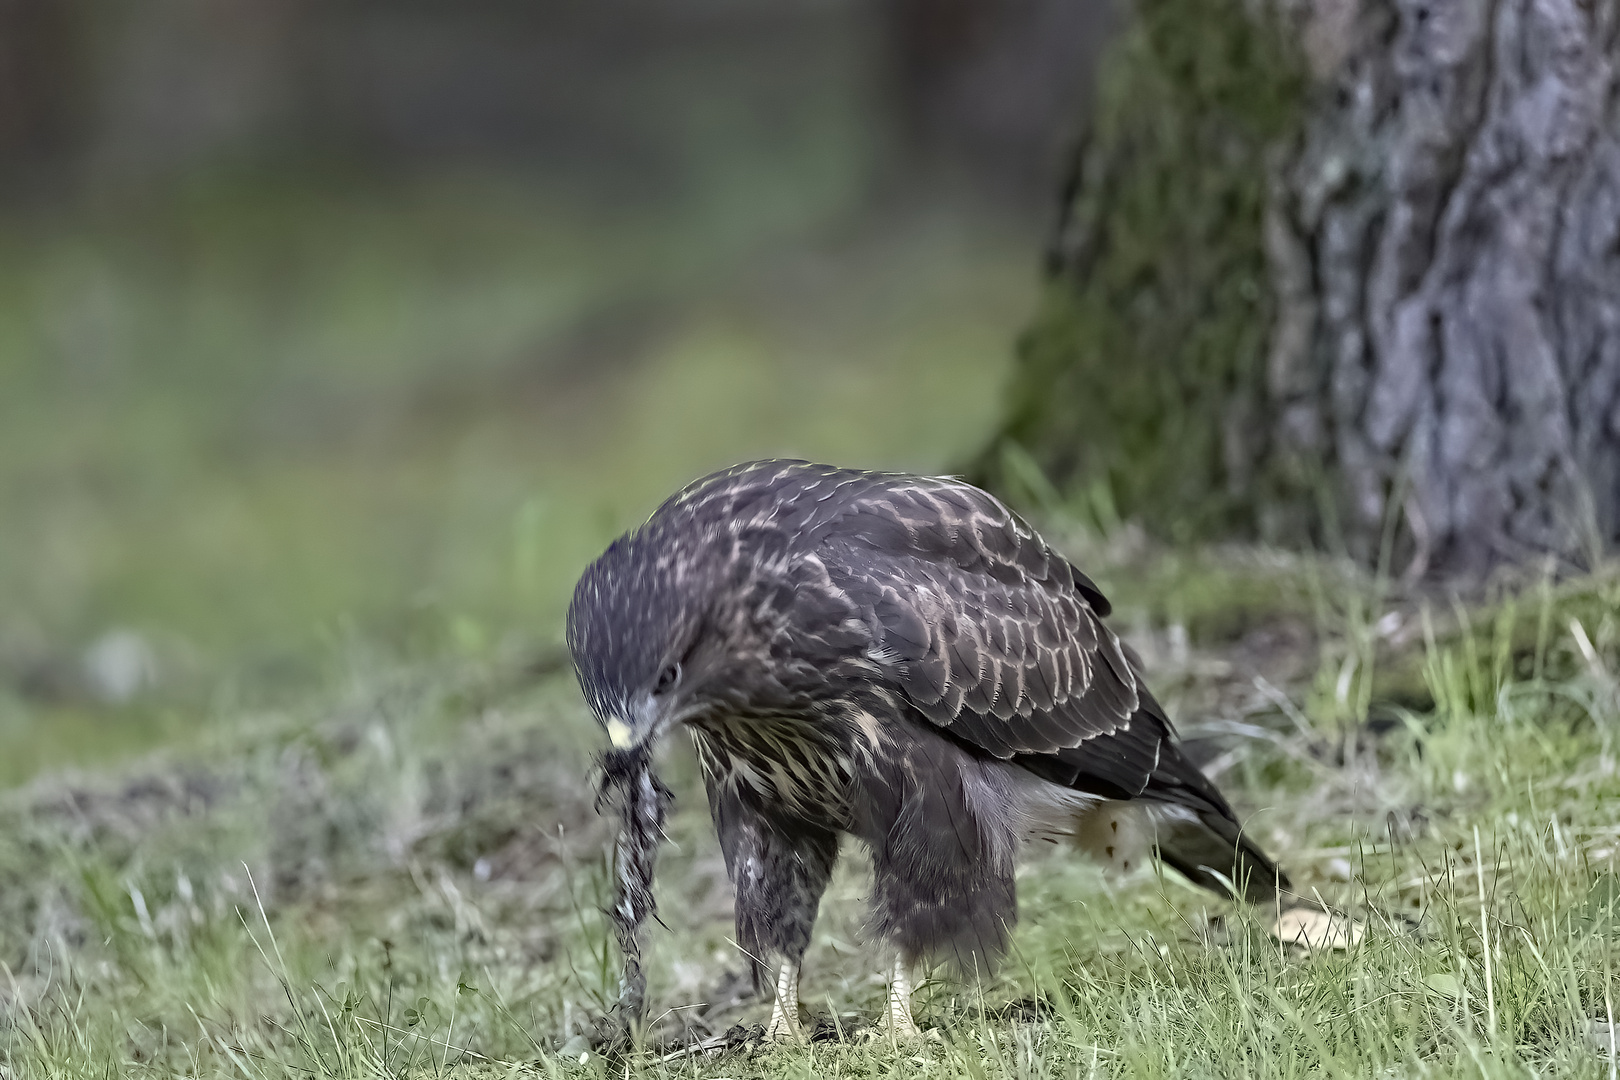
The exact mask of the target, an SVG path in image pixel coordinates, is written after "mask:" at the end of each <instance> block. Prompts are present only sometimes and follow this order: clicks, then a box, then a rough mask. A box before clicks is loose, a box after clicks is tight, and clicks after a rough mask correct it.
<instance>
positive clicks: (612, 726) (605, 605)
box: [568, 529, 722, 751]
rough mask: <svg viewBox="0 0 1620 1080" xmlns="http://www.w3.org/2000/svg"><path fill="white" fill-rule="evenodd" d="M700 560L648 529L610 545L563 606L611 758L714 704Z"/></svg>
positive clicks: (712, 648)
mask: <svg viewBox="0 0 1620 1080" xmlns="http://www.w3.org/2000/svg"><path fill="white" fill-rule="evenodd" d="M709 577H710V575H709V573H708V571H707V569H706V567H705V565H704V560H702V559H701V558H698V557H696V555H695V553H694V554H693V555H692V557H684V556H683V554H682V552H681V551H680V550H678V549H672V548H671V547H670V546H669V545H667V544H661V543H659V542H658V538H657V537H655V536H649V535H648V534H647V530H646V529H643V530H642V531H641V532H637V533H630V534H627V535H625V536H621V537H620V538H619V539H617V540H615V541H614V542H613V544H612V545H611V546H609V548H608V549H607V551H605V552H603V553H602V555H601V556H600V557H598V558H597V560H596V561H595V562H593V563H592V564H591V565H590V566H589V567H588V568H587V569H586V571H585V573H584V575H583V576H582V577H581V578H580V579H579V584H578V585H576V586H575V588H574V599H573V602H572V603H571V604H570V605H569V608H568V648H569V651H570V652H571V653H572V654H573V659H574V671H575V673H576V674H577V675H578V677H579V685H580V689H581V690H583V691H584V693H585V699H586V701H588V702H589V703H590V706H591V711H592V712H593V713H595V715H596V720H597V722H598V723H599V724H601V725H602V727H603V729H604V730H605V731H606V732H607V735H608V739H609V741H611V742H612V744H613V747H614V749H616V750H621V751H622V750H631V749H636V748H640V747H643V746H646V745H649V744H651V743H652V742H653V741H655V740H656V739H657V738H658V737H659V736H661V735H663V734H664V733H665V732H667V731H669V730H670V729H671V728H673V727H675V726H676V725H678V724H680V723H683V722H685V721H687V720H692V719H695V718H697V717H700V716H702V715H704V714H706V713H707V712H708V711H710V709H711V708H712V707H713V706H714V704H715V703H714V701H713V700H712V699H711V695H710V693H708V691H709V688H710V687H711V686H712V685H713V683H714V679H713V675H714V673H715V672H714V668H715V667H716V660H717V657H718V654H719V653H720V652H721V651H722V649H721V648H720V643H719V642H718V640H717V638H718V634H717V629H716V627H715V626H714V624H713V620H712V619H711V614H712V612H711V602H710V598H711V596H712V594H713V590H712V588H711V587H710V581H709Z"/></svg>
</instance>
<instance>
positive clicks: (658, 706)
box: [602, 696, 703, 750]
mask: <svg viewBox="0 0 1620 1080" xmlns="http://www.w3.org/2000/svg"><path fill="white" fill-rule="evenodd" d="M702 712H703V708H702V706H701V705H693V704H691V703H687V704H686V705H684V706H676V707H675V708H674V709H669V708H668V707H667V703H660V702H658V701H656V700H654V699H653V698H652V697H651V696H649V697H648V698H646V700H644V701H642V702H640V703H639V705H638V704H631V705H630V706H629V707H628V709H627V710H626V715H624V716H609V717H608V718H607V719H606V720H604V721H603V722H602V727H603V729H604V730H606V731H607V737H608V741H609V742H610V743H612V744H613V749H615V750H634V749H636V748H638V747H642V746H650V745H651V744H653V743H655V742H657V741H658V740H659V739H660V738H662V737H663V736H664V733H665V732H667V731H669V730H670V729H671V728H673V727H676V726H678V725H680V724H682V723H684V722H686V721H687V720H690V719H692V718H693V717H694V716H697V715H699V714H701V713H702Z"/></svg>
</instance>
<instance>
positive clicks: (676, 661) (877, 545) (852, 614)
mask: <svg viewBox="0 0 1620 1080" xmlns="http://www.w3.org/2000/svg"><path fill="white" fill-rule="evenodd" d="M1108 613H1109V604H1108V601H1107V600H1106V599H1105V598H1104V597H1103V595H1102V593H1101V592H1100V591H1098V589H1097V586H1096V585H1095V584H1093V583H1092V581H1091V579H1090V578H1088V577H1086V575H1085V574H1083V573H1081V572H1080V570H1078V569H1077V568H1075V567H1074V566H1073V565H1071V564H1070V563H1069V562H1068V561H1067V560H1066V559H1065V558H1064V557H1063V556H1062V555H1060V554H1059V553H1058V552H1057V551H1056V550H1055V549H1053V547H1052V546H1051V545H1050V544H1048V543H1047V542H1046V541H1044V540H1043V539H1041V537H1040V536H1039V535H1038V534H1037V533H1036V532H1035V531H1034V530H1033V529H1031V528H1030V527H1029V526H1028V525H1027V524H1025V523H1024V522H1023V520H1022V519H1020V518H1019V517H1018V515H1016V514H1014V513H1013V512H1012V511H1011V510H1009V509H1008V508H1007V507H1006V506H1005V505H1003V504H1002V503H1001V502H1000V501H999V500H998V499H996V498H995V497H994V496H992V495H990V494H988V493H987V492H985V491H982V490H980V489H979V488H976V487H973V486H971V485H969V484H966V483H963V482H961V481H959V480H954V479H949V478H938V477H925V476H912V475H906V474H900V473H879V472H863V471H856V470H851V469H841V468H834V467H832V466H827V465H815V464H811V463H808V462H803V461H758V462H751V463H748V464H744V465H738V466H736V467H734V468H731V469H728V470H726V471H724V472H719V473H715V474H713V475H711V476H708V477H705V478H703V479H701V480H698V481H696V482H694V483H693V484H691V485H690V486H688V487H687V488H685V489H684V490H682V491H680V492H678V493H677V494H675V495H673V496H671V497H670V498H669V499H668V500H667V501H666V502H665V503H664V504H663V505H662V506H660V507H659V508H658V509H657V510H656V511H655V512H654V513H653V515H652V516H651V518H649V519H648V520H647V522H646V523H645V524H643V525H642V526H641V527H640V528H638V529H635V530H634V531H632V532H629V533H627V534H625V535H624V536H621V537H620V538H619V539H617V540H615V541H614V542H613V543H612V545H611V546H609V547H608V549H607V551H605V552H604V553H603V554H602V555H601V556H600V557H599V558H598V559H597V560H596V561H595V562H594V563H592V564H591V566H590V567H589V568H588V569H587V570H586V571H585V573H584V575H583V576H582V577H581V578H580V581H579V584H578V586H577V587H576V589H575V591H574V598H573V603H572V605H571V606H570V608H569V612H568V645H569V649H570V650H571V652H572V654H573V660H574V666H575V670H576V672H577V674H578V677H579V682H580V685H581V687H582V689H583V690H584V693H585V697H586V699H587V701H588V702H589V704H590V707H591V710H592V711H593V712H594V714H595V716H596V718H597V720H598V721H599V722H600V723H601V724H602V725H603V727H604V728H605V729H606V732H607V734H608V736H609V738H610V740H611V742H612V743H613V745H614V747H615V748H617V749H618V750H621V751H625V750H631V749H638V748H642V747H645V746H647V745H649V744H650V743H651V742H652V741H654V740H657V739H658V738H659V737H660V736H662V735H664V734H665V733H667V732H669V731H671V730H672V729H674V728H676V727H684V728H685V729H686V730H687V732H688V733H689V734H690V736H691V738H692V741H693V743H694V745H695V747H696V750H697V756H698V760H699V762H700V764H701V767H702V772H703V777H704V783H705V786H706V788H707V793H708V801H709V808H710V811H711V813H712V816H713V818H714V825H715V829H716V832H717V833H718V835H719V840H720V846H721V848H722V850H723V852H724V855H725V863H726V870H727V872H728V874H729V875H730V877H731V881H732V884H733V886H734V890H735V894H736V920H737V940H738V943H739V944H740V945H741V946H742V947H743V948H744V949H745V950H746V951H747V952H748V953H749V955H751V956H752V957H754V958H755V959H756V969H755V977H756V982H757V980H758V978H759V975H760V970H759V967H758V966H757V965H758V964H761V963H763V964H769V965H771V966H772V973H773V974H775V976H776V983H775V990H776V1000H775V1005H774V1007H773V1012H772V1017H771V1023H770V1027H769V1029H768V1032H769V1034H770V1035H771V1036H773V1037H776V1038H790V1039H791V1038H802V1035H801V1034H800V1028H799V1015H798V978H799V961H800V958H801V957H802V956H803V954H804V951H805V949H806V947H807V946H808V945H809V943H810V931H811V927H812V925H813V923H814V921H815V917H816V911H817V908H818V906H819V905H820V901H821V895H822V892H823V891H824V890H825V888H826V886H827V882H828V878H829V877H830V876H831V874H832V871H833V865H834V863H835V861H836V860H837V857H838V849H839V843H840V839H841V838H842V837H844V836H850V837H854V838H855V839H856V840H858V841H860V842H861V843H862V844H864V845H865V846H866V848H868V849H869V851H870V854H871V859H872V871H873V881H872V897H871V904H872V920H871V926H872V929H873V930H874V931H875V933H876V934H877V935H878V936H879V937H880V938H881V939H882V940H883V941H885V942H886V943H887V945H888V946H889V948H890V949H891V950H892V957H893V966H892V968H890V969H889V970H890V989H889V1001H888V1009H887V1014H888V1019H887V1023H888V1025H889V1027H890V1029H891V1030H892V1031H893V1032H894V1033H895V1034H896V1035H901V1036H910V1035H915V1034H916V1033H917V1028H916V1025H915V1023H914V1021H913V1018H912V1014H911V1005H910V997H911V983H910V976H911V973H912V971H913V970H914V967H915V965H916V964H917V963H918V962H920V961H922V960H924V959H926V958H930V957H941V956H942V957H944V958H954V959H955V960H956V961H958V963H960V964H962V965H963V966H965V967H966V968H967V969H968V970H974V969H977V970H981V971H982V970H984V969H985V968H986V966H987V965H988V964H990V963H992V962H993V961H994V959H995V958H996V956H997V955H998V954H999V953H1001V952H1002V951H1003V949H1004V947H1005V944H1006V941H1007V936H1008V933H1009V930H1010V928H1011V927H1012V925H1013V923H1014V921H1015V919H1016V917H1017V903H1016V897H1015V888H1014V874H1013V871H1014V858H1015V855H1016V852H1017V849H1018V848H1019V846H1020V843H1021V841H1023V840H1025V839H1028V838H1030V837H1032V836H1039V835H1043V834H1044V835H1052V834H1057V833H1065V834H1070V835H1077V836H1078V839H1079V840H1081V841H1082V842H1083V843H1084V844H1085V846H1088V847H1091V848H1093V849H1095V850H1098V851H1099V853H1100V854H1102V855H1104V856H1105V857H1112V858H1113V860H1114V861H1115V862H1127V863H1128V861H1129V859H1130V858H1131V855H1130V854H1129V851H1128V847H1129V843H1130V836H1129V835H1127V834H1129V833H1130V832H1132V829H1133V826H1132V824H1131V822H1132V821H1133V820H1135V821H1137V822H1140V823H1142V824H1141V825H1139V826H1136V828H1137V831H1138V832H1145V834H1146V836H1147V837H1148V838H1149V840H1148V842H1150V843H1151V844H1152V845H1153V846H1154V847H1155V848H1156V851H1157V854H1158V855H1159V857H1160V858H1161V859H1162V860H1163V861H1164V862H1165V863H1166V864H1168V865H1169V866H1171V867H1173V868H1175V869H1176V870H1178V871H1180V872H1181V873H1182V874H1184V875H1186V876H1187V877H1188V878H1189V879H1191V880H1192V881H1194V882H1196V883H1198V884H1200V885H1203V886H1206V887H1208V888H1210V889H1213V890H1217V891H1220V892H1226V891H1229V890H1233V889H1235V890H1236V891H1237V892H1238V893H1239V894H1240V895H1242V896H1243V897H1245V898H1246V899H1248V900H1250V901H1252V902H1260V901H1266V900H1270V899H1272V898H1274V897H1275V896H1276V895H1277V893H1278V891H1279V890H1280V889H1284V888H1286V887H1287V881H1286V879H1285V878H1284V876H1283V875H1282V873H1281V872H1280V871H1279V870H1278V869H1277V867H1276V866H1275V865H1274V864H1273V863H1272V861H1271V860H1270V859H1268V858H1267V857H1266V855H1265V854H1264V853H1263V852H1262V851H1261V850H1260V849H1259V848H1258V847H1257V846H1256V845H1255V844H1254V842H1253V841H1252V840H1250V839H1249V838H1248V837H1247V836H1245V835H1244V833H1243V831H1242V829H1241V827H1240V825H1239V823H1238V821H1237V818H1236V817H1235V816H1234V815H1233V812H1232V809H1231V807H1230V806H1229V805H1228V804H1227V802H1226V800H1225V799H1224V798H1223V797H1222V796H1221V793H1220V792H1219V791H1218V790H1216V788H1215V785H1214V784H1213V783H1211V782H1210V781H1209V779H1208V778H1206V777H1205V776H1204V774H1203V773H1201V772H1200V771H1199V770H1198V768H1197V767H1196V766H1195V765H1194V764H1193V763H1192V762H1191V761H1189V760H1188V758H1187V757H1186V755H1185V754H1184V753H1183V752H1182V750H1181V749H1180V748H1179V746H1178V745H1177V743H1176V741H1175V735H1174V731H1173V729H1172V727H1171V724H1170V721H1169V719H1168V718H1167V717H1166V716H1165V713H1164V710H1163V709H1162V708H1161V707H1160V706H1159V704H1158V702H1156V701H1155V700H1154V699H1153V696H1152V695H1151V694H1150V693H1148V690H1147V688H1146V687H1145V686H1144V685H1143V682H1142V674H1141V670H1140V665H1139V663H1138V662H1137V661H1136V660H1135V659H1134V658H1133V654H1132V653H1131V652H1130V651H1129V650H1128V649H1127V648H1126V647H1125V646H1123V645H1122V644H1121V643H1120V640H1119V638H1117V637H1116V636H1115V635H1114V633H1113V632H1112V631H1110V630H1109V629H1108V627H1107V625H1106V624H1105V623H1104V622H1103V617H1104V616H1106V615H1107V614H1108ZM1125 803H1130V804H1132V807H1131V809H1133V810H1134V809H1135V808H1140V812H1135V813H1121V812H1119V811H1120V810H1121V808H1122V807H1123V804H1125ZM1088 841H1089V843H1087V842H1088ZM1145 847H1146V844H1141V845H1139V848H1138V850H1143V849H1145Z"/></svg>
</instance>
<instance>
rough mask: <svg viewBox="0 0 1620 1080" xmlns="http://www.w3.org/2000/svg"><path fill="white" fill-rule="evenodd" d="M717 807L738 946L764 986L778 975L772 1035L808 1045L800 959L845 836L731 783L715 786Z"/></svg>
mask: <svg viewBox="0 0 1620 1080" xmlns="http://www.w3.org/2000/svg"><path fill="white" fill-rule="evenodd" d="M709 808H710V810H711V811H712V812H713V815H714V824H715V831H716V832H717V833H718V834H719V837H720V849H721V851H722V852H723V853H724V854H725V858H726V873H727V874H728V875H729V876H730V877H731V884H732V887H733V889H734V891H735V892H736V909H737V943H738V944H739V945H740V946H742V948H743V949H744V950H746V951H747V953H748V955H749V957H750V959H751V960H752V961H753V965H754V984H755V986H756V987H757V986H758V985H759V983H760V981H761V979H760V977H761V975H763V974H764V971H765V969H766V967H767V966H769V967H770V968H771V969H772V970H773V971H774V973H775V976H776V1002H775V1005H774V1006H773V1008H772V1011H771V1023H770V1027H769V1028H768V1029H767V1034H768V1035H769V1036H770V1037H771V1038H776V1039H793V1040H798V1041H802V1040H803V1038H804V1036H803V1033H802V1031H801V1030H800V1027H799V961H800V959H801V958H802V957H803V956H804V951H805V949H807V948H809V946H810V931H811V928H812V927H814V926H815V922H816V910H817V908H819V907H820V906H821V894H822V893H823V892H825V891H826V889H827V881H828V879H829V878H831V877H832V870H833V864H834V863H835V862H836V861H837V859H838V834H837V833H836V832H833V831H832V830H830V829H826V828H822V827H820V826H817V825H812V824H810V823H807V822H805V821H802V820H799V819H795V818H786V817H782V816H780V815H775V814H769V813H767V812H765V811H764V810H762V809H761V808H759V807H757V806H755V805H753V803H752V802H751V801H750V800H746V799H744V798H742V797H741V796H739V794H738V793H737V791H736V790H735V789H734V788H732V787H730V786H729V785H727V784H724V783H723V782H715V781H710V783H709Z"/></svg>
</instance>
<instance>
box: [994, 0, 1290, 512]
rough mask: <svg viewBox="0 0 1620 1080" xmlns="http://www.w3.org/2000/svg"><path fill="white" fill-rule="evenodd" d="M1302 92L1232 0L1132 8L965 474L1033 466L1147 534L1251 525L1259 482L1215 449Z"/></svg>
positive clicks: (1238, 397) (1254, 313) (1010, 479)
mask: <svg viewBox="0 0 1620 1080" xmlns="http://www.w3.org/2000/svg"><path fill="white" fill-rule="evenodd" d="M1303 94H1304V81H1303V79H1302V77H1301V73H1300V69H1299V65H1298V64H1297V63H1296V62H1295V60H1294V58H1293V57H1292V55H1291V54H1290V51H1289V49H1288V47H1287V43H1286V41H1285V38H1284V36H1283V34H1282V33H1281V32H1280V30H1279V29H1278V28H1277V27H1275V26H1273V25H1270V24H1269V23H1268V22H1267V21H1264V20H1257V19H1255V18H1253V17H1252V15H1251V13H1250V12H1249V10H1248V6H1247V5H1245V4H1244V3H1242V2H1241V0H1140V2H1139V3H1138V4H1137V5H1136V9H1135V13H1134V18H1133V20H1132V22H1131V24H1130V25H1129V26H1128V28H1127V29H1126V31H1125V33H1124V35H1123V37H1122V39H1121V40H1120V41H1119V42H1118V43H1117V44H1116V46H1115V47H1114V50H1113V53H1112V55H1111V56H1110V57H1109V59H1108V61H1107V63H1106V65H1105V67H1104V69H1103V72H1102V79H1101V86H1100V89H1099V98H1098V105H1097V110H1096V115H1095V118H1094V122H1093V124H1092V126H1091V129H1090V131H1089V132H1088V133H1087V135H1086V137H1085V139H1084V141H1083V143H1082V145H1081V147H1080V149H1079V151H1078V152H1077V153H1076V155H1075V158H1074V162H1073V172H1072V174H1071V176H1070V179H1069V182H1068V184H1067V190H1066V191H1065V192H1064V196H1063V207H1062V214H1063V217H1062V221H1061V222H1060V226H1059V228H1058V231H1057V235H1056V238H1055V240H1054V243H1053V246H1052V249H1051V251H1050V253H1049V265H1048V269H1049V274H1050V280H1049V282H1048V285H1047V288H1046V292H1045V296H1044V299H1043V303H1042V306H1041V310H1040V312H1039V314H1038V315H1037V317H1036V319H1035V321H1034V324H1033V325H1032V326H1031V327H1030V328H1029V330H1028V331H1027V333H1026V334H1025V335H1024V337H1023V339H1022V341H1021V342H1020V344H1019V350H1018V362H1017V366H1016V369H1015V373H1014V377H1013V381H1012V385H1011V387H1010V388H1009V392H1008V401H1007V409H1006V419H1005V423H1004V425H1003V427H1002V428H1001V430H1000V432H999V434H998V436H997V438H996V439H995V441H994V443H993V444H992V445H991V446H990V447H989V448H988V449H987V450H986V452H985V453H984V454H983V455H982V456H981V457H980V459H979V461H978V462H977V465H976V468H975V472H976V474H977V476H978V478H979V479H980V480H982V481H986V482H989V483H991V484H993V485H998V486H1001V487H1002V488H1004V489H1012V490H1013V491H1014V492H1015V494H1016V492H1017V489H1018V488H1019V487H1021V486H1023V485H1026V484H1027V483H1028V482H1029V472H1028V470H1027V469H1026V468H1025V467H1024V465H1025V464H1026V462H1027V459H1028V458H1033V459H1034V462H1035V463H1036V464H1037V465H1038V466H1039V467H1040V469H1041V470H1042V471H1043V472H1044V474H1045V475H1046V476H1047V477H1049V478H1051V479H1052V480H1053V481H1055V482H1057V483H1058V484H1059V485H1061V486H1065V487H1071V488H1073V487H1079V488H1083V489H1085V490H1088V491H1092V492H1095V493H1097V494H1098V496H1099V498H1105V499H1108V500H1111V501H1113V502H1114V503H1116V504H1117V506H1118V509H1119V510H1120V511H1121V512H1123V513H1125V514H1128V515H1131V516H1135V517H1139V518H1141V519H1143V520H1144V521H1146V522H1147V523H1148V524H1149V525H1150V526H1152V527H1154V528H1156V529H1158V530H1159V531H1161V532H1162V533H1165V534H1169V535H1173V536H1177V537H1185V536H1188V535H1193V534H1202V533H1208V532H1212V531H1220V532H1230V531H1233V530H1238V531H1245V530H1252V528H1253V521H1252V518H1253V508H1252V503H1253V496H1252V492H1253V490H1254V487H1255V484H1256V482H1257V480H1259V478H1256V477H1254V476H1251V475H1247V473H1246V469H1247V462H1249V461H1250V460H1252V454H1251V453H1249V452H1248V450H1247V448H1243V447H1235V446H1234V445H1233V444H1234V443H1242V442H1244V441H1245V440H1247V439H1248V438H1249V437H1250V435H1251V433H1252V431H1253V429H1254V427H1255V425H1256V424H1257V423H1258V421H1259V419H1260V418H1259V417H1258V415H1257V411H1258V409H1259V406H1260V401H1261V398H1262V394H1261V391H1262V380H1263V378H1264V367H1265V352H1266V339H1267V332H1268V327H1269V325H1270V322H1271V316H1272V303H1271V300H1270V290H1269V288H1268V285H1267V267H1266V255H1265V250H1264V246H1263V243H1262V235H1261V228H1262V219H1263V215H1264V210H1265V205H1266V187H1267V181H1266V168H1265V161H1266V156H1267V154H1268V148H1270V147H1272V146H1273V145H1275V144H1277V143H1278V142H1279V141H1282V140H1286V139H1287V138H1288V137H1289V135H1290V134H1291V132H1292V131H1293V130H1294V129H1295V128H1296V127H1297V126H1298V124H1299V121H1300V116H1301V111H1302V102H1303ZM1026 455H1027V457H1026ZM1261 483H1262V484H1269V483H1270V481H1269V480H1266V481H1261Z"/></svg>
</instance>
